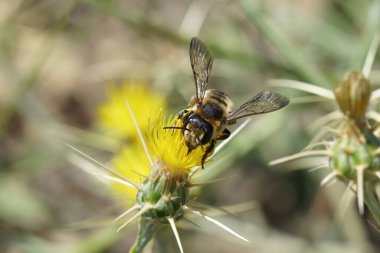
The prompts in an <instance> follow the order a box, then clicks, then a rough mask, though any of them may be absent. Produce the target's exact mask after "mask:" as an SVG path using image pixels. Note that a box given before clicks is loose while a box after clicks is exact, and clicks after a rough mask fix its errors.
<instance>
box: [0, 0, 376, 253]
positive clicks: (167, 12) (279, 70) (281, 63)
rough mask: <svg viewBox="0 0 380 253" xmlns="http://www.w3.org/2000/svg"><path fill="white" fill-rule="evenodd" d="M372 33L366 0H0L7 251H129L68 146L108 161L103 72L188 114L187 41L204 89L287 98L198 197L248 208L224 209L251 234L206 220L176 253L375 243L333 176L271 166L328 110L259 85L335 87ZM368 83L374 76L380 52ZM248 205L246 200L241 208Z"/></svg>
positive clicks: (118, 208) (258, 121) (2, 220)
mask: <svg viewBox="0 0 380 253" xmlns="http://www.w3.org/2000/svg"><path fill="white" fill-rule="evenodd" d="M379 27H380V1H366V0H365V1H354V0H347V1H343V0H342V1H339V0H333V1H327V0H321V1H312V0H306V1H301V0H287V1H273V0H267V1H258V0H256V1H248V0H239V1H227V0H207V1H201V0H194V1H187V0H186V1H173V0H161V1H158V0H151V1H136V0H130V1H128V0H124V1H121V0H120V1H105V0H66V1H62V0H61V1H59V0H46V1H40V0H25V1H22V0H14V1H6V0H3V1H0V252H1V253H2V252H11V253H19V252H20V253H24V252H25V253H27V252H81V253H82V252H83V253H85V252H88V253H92V252H112V253H117V252H127V251H128V249H129V247H130V246H131V244H132V243H133V240H134V238H135V229H136V225H131V226H129V228H128V229H126V230H125V231H124V232H122V233H119V234H117V233H116V227H115V226H113V225H112V219H113V218H114V217H116V216H117V215H118V214H120V213H121V212H122V211H123V210H124V208H125V207H124V206H123V205H122V204H121V203H119V202H118V201H117V200H115V199H114V198H113V197H112V196H111V195H110V193H109V191H108V189H107V188H106V187H105V186H104V185H102V184H101V183H99V182H98V181H96V180H95V179H94V178H92V176H90V175H88V174H86V173H84V172H82V171H81V170H80V169H78V168H76V167H74V166H73V165H71V164H70V163H68V162H67V161H66V160H67V159H66V156H67V152H68V148H67V147H66V146H65V144H73V145H76V146H80V147H82V148H83V149H84V150H85V151H87V152H89V154H90V155H92V156H93V157H95V158H97V159H98V160H100V161H103V162H107V161H109V159H110V157H111V156H112V150H113V148H114V142H113V140H112V139H109V138H107V137H106V136H103V135H102V131H101V130H100V128H99V126H98V119H97V117H96V109H97V106H98V105H99V104H101V103H102V102H103V101H104V100H105V94H106V91H107V85H108V84H109V83H110V82H120V83H123V82H124V80H127V81H128V80H132V81H141V82H147V83H149V85H150V86H151V87H152V89H154V90H155V91H157V92H159V93H161V94H163V95H164V96H167V97H168V100H169V111H170V112H172V113H176V112H177V111H178V110H180V109H183V108H184V107H185V106H186V105H187V102H188V100H189V98H190V97H191V96H192V95H193V94H194V93H195V90H194V83H193V80H192V72H191V67H190V63H189V57H188V44H189V41H190V38H191V37H193V36H198V37H199V38H201V39H202V40H203V41H204V42H205V44H206V45H207V46H208V47H209V49H210V51H211V53H212V54H213V55H214V57H215V60H214V67H213V71H212V74H211V77H210V85H209V86H210V87H212V88H217V89H220V90H222V91H224V92H226V93H227V94H229V95H230V97H231V98H232V99H233V100H234V102H235V104H236V105H239V104H240V103H243V102H245V101H246V100H247V99H249V98H250V97H251V96H253V95H254V94H256V93H258V92H259V91H261V90H264V89H265V90H268V89H269V90H276V91H279V92H281V93H283V94H285V95H287V96H289V97H290V98H291V101H292V103H291V104H290V105H289V106H288V107H287V108H285V109H283V110H281V111H278V112H275V113H272V114H268V115H263V116H256V117H255V118H254V120H253V121H251V123H250V124H249V125H248V127H246V128H245V129H244V130H243V131H242V132H241V133H240V134H239V135H238V136H237V137H236V138H235V139H234V140H233V141H231V143H229V144H228V145H227V147H226V148H225V149H224V150H223V151H222V152H221V153H220V154H219V155H218V156H217V157H215V161H214V166H213V167H212V170H213V171H214V172H213V171H211V169H209V170H208V171H207V167H206V169H205V171H204V172H205V174H206V175H207V174H208V173H209V174H210V175H209V177H210V178H215V174H219V175H218V176H219V177H225V176H227V177H228V179H226V180H223V181H222V182H218V183H215V184H210V185H207V186H206V187H205V188H204V189H205V190H204V191H203V192H202V194H201V197H200V199H199V201H201V202H203V203H207V204H210V205H213V206H230V207H232V209H235V210H239V209H240V211H242V210H243V211H244V212H239V213H236V216H234V215H232V214H229V215H226V216H223V217H218V219H220V220H221V221H223V222H224V223H226V224H227V225H229V226H230V227H231V228H232V229H234V230H236V231H238V232H239V233H240V234H242V235H244V236H246V237H248V238H249V239H250V240H251V241H252V243H251V244H245V243H242V242H239V241H237V240H235V239H234V238H231V237H230V236H229V235H228V234H226V233H225V232H223V231H221V230H219V229H217V228H214V227H213V226H210V225H208V224H203V222H202V221H200V220H199V221H196V223H197V224H198V225H200V226H201V228H200V229H198V228H196V227H191V226H189V224H187V225H184V226H183V227H182V228H181V227H180V229H179V233H180V235H181V238H182V243H183V245H184V249H185V252H264V253H266V252H268V253H269V252H273V253H278V252H292V253H295V252H342V251H345V252H346V253H348V252H379V251H380V235H379V228H378V227H377V226H376V225H374V224H375V223H374V221H373V220H372V218H371V216H370V215H368V212H366V214H365V215H364V216H360V215H359V214H358V212H357V207H356V204H355V203H356V202H355V201H354V203H351V204H349V206H348V208H346V211H345V212H342V210H345V208H344V207H342V206H344V201H341V199H342V197H344V196H345V195H344V194H343V192H344V186H343V185H341V184H339V183H337V184H334V185H331V186H328V187H324V188H321V187H320V186H319V182H320V180H321V178H322V177H323V176H324V175H326V174H327V173H328V171H326V170H324V171H314V172H310V171H308V170H302V169H307V168H308V165H307V164H306V163H304V164H302V163H301V164H299V166H297V168H294V167H293V168H292V167H290V166H288V165H286V164H285V165H282V166H276V167H268V166H267V164H268V162H269V161H271V160H273V159H277V158H279V157H281V156H285V155H289V154H293V153H296V152H298V151H300V150H301V149H302V148H303V147H305V146H306V145H307V143H308V142H309V141H310V139H311V137H312V136H313V135H315V133H316V132H315V131H314V132H313V131H310V125H311V124H312V123H313V122H314V121H315V120H317V119H318V118H319V117H321V116H323V115H325V114H327V113H329V112H331V111H332V110H334V109H336V106H335V104H333V103H331V102H327V101H322V102H316V103H301V102H302V101H310V100H312V99H314V97H305V95H306V94H305V93H302V92H296V91H293V90H287V89H283V88H281V89H280V88H275V87H269V86H268V80H269V79H276V78H281V79H282V78H286V79H293V80H298V81H303V82H308V83H312V84H315V85H318V86H322V87H326V88H329V89H331V88H333V87H334V85H335V83H336V82H337V81H338V80H339V79H340V78H341V77H342V76H343V74H344V73H345V72H347V71H349V70H352V69H359V70H360V69H361V67H362V65H363V61H364V58H365V56H366V53H367V50H368V46H369V44H370V42H371V40H372V38H373V35H374V34H375V33H376V32H380V28H379ZM370 80H371V85H372V88H373V89H375V88H377V87H378V86H379V84H380V57H379V54H377V57H376V58H375V63H374V67H373V71H372V72H371V76H370ZM250 201H255V205H254V208H244V207H242V206H241V205H238V204H241V203H246V202H250ZM233 212H235V211H233ZM236 212H237V211H236ZM342 213H343V214H342ZM158 238H159V243H156V244H155V245H154V246H153V247H154V248H153V252H179V251H178V247H177V245H176V242H175V240H174V237H173V235H172V233H171V231H170V229H162V230H160V233H159V235H158Z"/></svg>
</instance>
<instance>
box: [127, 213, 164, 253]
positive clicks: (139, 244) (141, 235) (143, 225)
mask: <svg viewBox="0 0 380 253" xmlns="http://www.w3.org/2000/svg"><path fill="white" fill-rule="evenodd" d="M158 227H159V224H158V223H155V222H152V221H147V220H146V219H144V218H143V217H141V218H140V220H139V225H138V234H137V238H136V241H135V244H134V245H133V246H132V248H131V249H130V250H129V253H141V252H142V251H143V249H144V248H145V246H146V245H147V244H148V242H149V241H150V240H151V239H152V237H153V235H154V233H155V232H156V231H157V229H158Z"/></svg>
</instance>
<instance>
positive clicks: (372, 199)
mask: <svg viewBox="0 0 380 253" xmlns="http://www.w3.org/2000/svg"><path fill="white" fill-rule="evenodd" d="M374 192H375V189H374V185H373V184H371V183H366V184H365V187H364V201H365V203H366V205H367V207H368V209H369V211H370V212H371V214H372V216H373V218H374V219H375V220H376V222H377V224H378V225H380V202H379V200H378V199H377V198H376V196H375V195H374Z"/></svg>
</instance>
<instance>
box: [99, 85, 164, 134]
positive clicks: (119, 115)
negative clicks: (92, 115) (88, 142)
mask: <svg viewBox="0 0 380 253" xmlns="http://www.w3.org/2000/svg"><path fill="white" fill-rule="evenodd" d="M126 100H128V101H129V104H130V106H131V108H132V110H133V112H134V116H135V118H136V120H137V122H139V127H140V129H141V131H142V132H143V133H145V132H146V131H147V129H148V121H147V120H146V119H147V118H148V117H149V118H150V120H151V122H155V121H156V120H157V119H158V118H157V114H154V113H153V110H154V109H156V108H164V107H165V106H166V101H165V98H164V97H162V96H161V95H158V94H156V93H152V92H151V91H150V90H149V89H148V87H147V85H145V84H143V83H130V82H125V83H124V84H123V85H122V86H121V87H117V86H116V85H115V84H112V85H111V87H110V88H109V90H108V101H107V102H105V103H104V104H102V105H100V106H99V108H98V117H99V120H100V123H101V125H102V127H104V128H105V129H106V130H107V131H109V132H110V133H111V134H114V135H115V137H118V138H128V139H133V140H136V139H137V135H136V130H135V126H134V124H133V122H132V120H131V117H130V115H129V112H128V109H127V107H126V105H125V101H126Z"/></svg>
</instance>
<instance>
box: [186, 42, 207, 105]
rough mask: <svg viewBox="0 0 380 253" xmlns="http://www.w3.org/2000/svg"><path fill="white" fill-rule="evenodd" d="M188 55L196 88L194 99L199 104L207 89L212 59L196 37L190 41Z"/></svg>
mask: <svg viewBox="0 0 380 253" xmlns="http://www.w3.org/2000/svg"><path fill="white" fill-rule="evenodd" d="M189 54H190V63H191V68H192V69H193V75H194V80H195V86H196V87H195V88H196V98H197V102H199V103H200V102H202V100H203V97H204V94H205V92H206V89H207V84H208V77H209V75H210V72H211V68H212V62H213V58H212V56H211V54H210V52H209V51H208V49H207V47H206V46H205V45H204V44H203V42H202V41H201V40H199V39H198V38H196V37H194V38H192V39H191V42H190V50H189Z"/></svg>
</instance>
